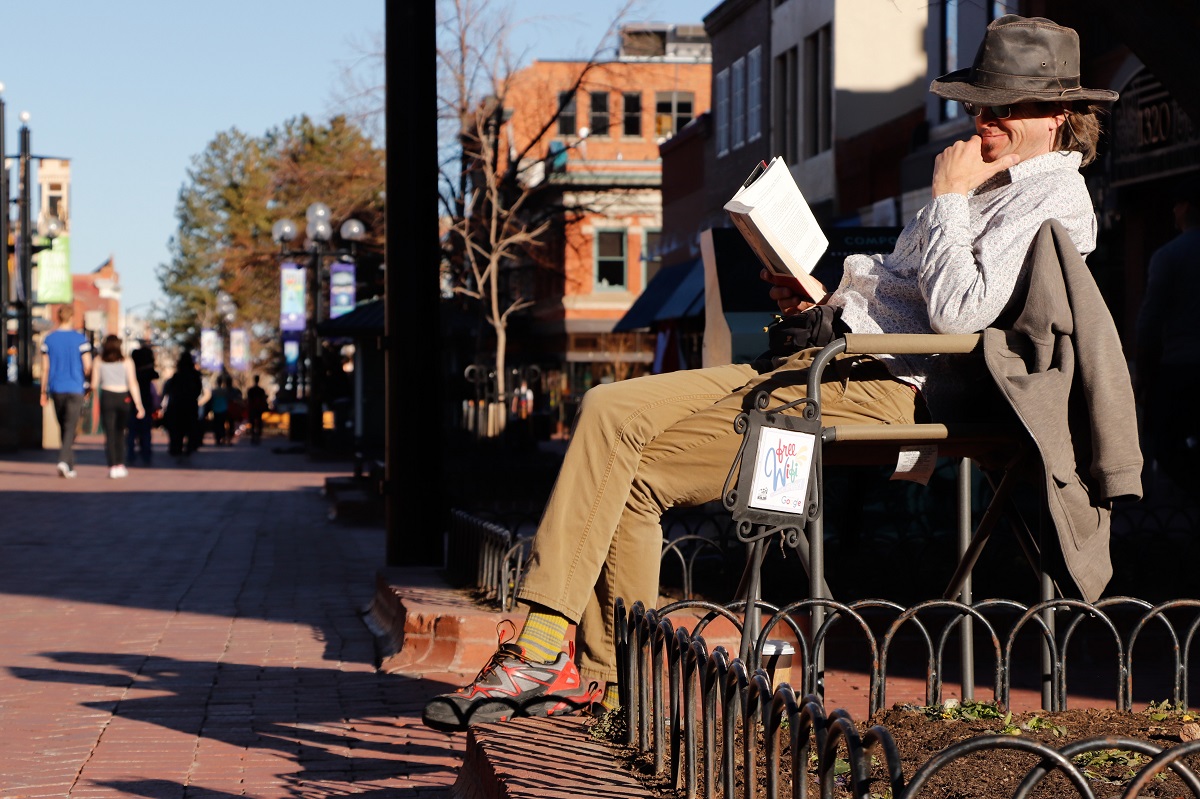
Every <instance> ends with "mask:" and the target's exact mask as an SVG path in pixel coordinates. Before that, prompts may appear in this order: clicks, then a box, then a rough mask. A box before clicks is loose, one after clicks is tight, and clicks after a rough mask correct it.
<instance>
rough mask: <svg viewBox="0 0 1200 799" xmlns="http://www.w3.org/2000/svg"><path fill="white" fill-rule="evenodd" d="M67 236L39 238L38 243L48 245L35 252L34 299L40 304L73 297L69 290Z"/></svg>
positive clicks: (69, 256) (62, 300) (68, 300)
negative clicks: (35, 291) (35, 286)
mask: <svg viewBox="0 0 1200 799" xmlns="http://www.w3.org/2000/svg"><path fill="white" fill-rule="evenodd" d="M69 239H70V237H69V236H58V237H57V238H53V239H44V238H43V239H40V241H38V243H40V244H49V246H48V247H47V248H46V249H44V250H42V251H41V252H39V253H38V254H37V271H38V274H37V294H36V295H35V296H36V298H37V299H36V301H37V302H39V303H42V304H47V303H52V302H54V303H57V302H70V301H71V300H72V298H73V297H74V293H73V292H72V290H71V242H70V241H69Z"/></svg>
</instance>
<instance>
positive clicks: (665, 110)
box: [654, 92, 695, 139]
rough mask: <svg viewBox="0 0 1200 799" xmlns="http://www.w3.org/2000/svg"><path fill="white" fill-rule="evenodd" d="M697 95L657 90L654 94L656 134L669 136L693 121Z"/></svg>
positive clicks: (661, 136)
mask: <svg viewBox="0 0 1200 799" xmlns="http://www.w3.org/2000/svg"><path fill="white" fill-rule="evenodd" d="M694 108H695V95H694V94H693V93H692V92H656V93H655V95H654V135H655V136H657V137H658V138H660V139H662V138H667V137H669V136H674V135H675V134H676V133H678V132H679V131H680V130H681V129H682V128H683V126H684V125H686V124H687V123H689V122H691V121H692V113H693V109H694Z"/></svg>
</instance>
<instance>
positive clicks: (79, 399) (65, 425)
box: [42, 305, 92, 477]
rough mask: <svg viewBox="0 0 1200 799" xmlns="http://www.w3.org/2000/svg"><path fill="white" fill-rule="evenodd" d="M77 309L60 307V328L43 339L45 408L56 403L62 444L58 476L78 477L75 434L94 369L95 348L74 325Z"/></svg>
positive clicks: (43, 402)
mask: <svg viewBox="0 0 1200 799" xmlns="http://www.w3.org/2000/svg"><path fill="white" fill-rule="evenodd" d="M74 319H75V309H74V308H73V307H71V306H70V305H60V306H59V307H58V327H56V328H55V329H54V331H53V332H51V333H50V334H49V335H47V336H46V337H45V338H44V339H43V340H42V407H45V406H46V404H47V403H48V402H53V403H54V415H55V417H57V418H58V427H59V430H60V435H61V438H62V445H61V447H60V448H59V451H58V467H57V468H58V473H59V474H60V475H62V476H63V477H74V476H75V431H76V429H77V428H78V427H79V415H80V413H81V412H82V411H83V400H84V395H85V394H86V392H87V390H88V385H87V381H86V377H85V375H87V374H88V373H89V372H91V370H92V345H91V342H89V341H88V339H87V336H85V335H83V334H82V333H80V332H79V331H78V330H76V329H75V328H74V326H73V324H72V322H73V320H74Z"/></svg>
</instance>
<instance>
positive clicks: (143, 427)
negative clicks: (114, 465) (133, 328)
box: [125, 344, 159, 466]
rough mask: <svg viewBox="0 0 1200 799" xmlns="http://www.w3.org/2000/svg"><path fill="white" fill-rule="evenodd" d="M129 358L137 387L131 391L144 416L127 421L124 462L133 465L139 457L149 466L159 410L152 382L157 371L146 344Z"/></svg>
mask: <svg viewBox="0 0 1200 799" xmlns="http://www.w3.org/2000/svg"><path fill="white" fill-rule="evenodd" d="M129 357H130V358H131V359H133V367H134V371H135V373H136V374H137V387H136V388H134V389H131V390H135V391H137V392H138V395H139V396H140V397H141V400H142V407H143V408H145V409H146V414H145V415H144V416H142V417H134V418H131V419H130V420H129V435H128V437H127V441H126V449H125V462H126V463H133V462H134V461H135V460H136V459H137V458H138V456H140V457H141V461H142V463H143V464H145V465H146V466H149V465H150V463H151V462H152V461H153V451H152V449H151V447H150V433H151V431H152V430H153V429H154V413H155V412H156V411H157V410H158V409H159V399H158V389H156V388H155V386H154V381H155V380H157V379H158V370H156V369H155V368H154V350H152V349H151V348H150V346H149V345H148V344H143V345H142V346H141V347H139V348H138V349H136V350H134V351H133V352H132V353H130V356H129Z"/></svg>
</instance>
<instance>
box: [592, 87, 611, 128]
mask: <svg viewBox="0 0 1200 799" xmlns="http://www.w3.org/2000/svg"><path fill="white" fill-rule="evenodd" d="M589 101H590V103H591V106H592V107H591V112H590V114H589V116H588V126H589V127H590V128H591V133H589V134H588V135H589V136H607V135H608V119H609V117H608V92H591V93H590V97H589Z"/></svg>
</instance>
